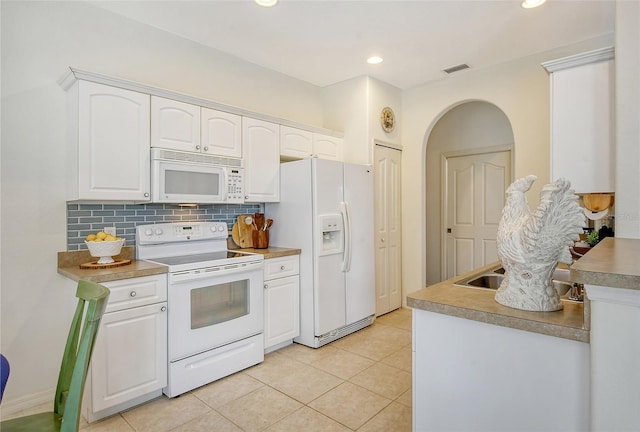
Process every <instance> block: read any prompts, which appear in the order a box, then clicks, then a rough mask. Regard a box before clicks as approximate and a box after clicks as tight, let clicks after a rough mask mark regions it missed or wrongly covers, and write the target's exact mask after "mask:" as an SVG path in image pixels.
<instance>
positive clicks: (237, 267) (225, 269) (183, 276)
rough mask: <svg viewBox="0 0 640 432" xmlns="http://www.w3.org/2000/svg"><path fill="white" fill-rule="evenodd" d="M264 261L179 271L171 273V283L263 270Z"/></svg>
mask: <svg viewBox="0 0 640 432" xmlns="http://www.w3.org/2000/svg"><path fill="white" fill-rule="evenodd" d="M262 268H263V263H262V261H259V262H253V263H241V264H228V265H225V266H222V267H207V268H202V269H196V270H185V271H178V272H175V273H169V283H170V284H172V283H180V282H188V281H193V280H198V279H206V278H214V277H220V276H228V275H232V274H237V273H247V272H251V271H262Z"/></svg>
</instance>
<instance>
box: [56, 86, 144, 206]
mask: <svg viewBox="0 0 640 432" xmlns="http://www.w3.org/2000/svg"><path fill="white" fill-rule="evenodd" d="M68 91H69V93H68V97H69V108H70V112H69V120H70V125H69V127H70V136H71V138H70V139H71V142H70V146H71V147H70V149H69V157H70V158H72V159H73V160H72V161H71V164H70V167H71V169H70V170H69V181H68V185H69V193H68V199H69V200H81V201H82V200H105V201H148V200H149V199H150V166H149V165H150V162H149V95H147V94H142V93H137V92H134V91H130V90H123V89H120V88H116V87H111V86H107V85H103V84H97V83H93V82H88V81H76V82H75V83H73V84H72V86H71V87H70V88H69V90H68Z"/></svg>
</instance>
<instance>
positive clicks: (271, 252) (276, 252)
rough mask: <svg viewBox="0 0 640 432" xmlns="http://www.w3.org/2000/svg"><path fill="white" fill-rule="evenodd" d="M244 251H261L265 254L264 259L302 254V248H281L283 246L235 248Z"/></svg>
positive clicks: (260, 252)
mask: <svg viewBox="0 0 640 432" xmlns="http://www.w3.org/2000/svg"><path fill="white" fill-rule="evenodd" d="M235 250H239V251H242V252H250V253H259V254H262V255H264V259H270V258H280V257H284V256H290V255H300V252H301V250H300V249H292V248H281V247H268V248H266V249H254V248H244V249H235Z"/></svg>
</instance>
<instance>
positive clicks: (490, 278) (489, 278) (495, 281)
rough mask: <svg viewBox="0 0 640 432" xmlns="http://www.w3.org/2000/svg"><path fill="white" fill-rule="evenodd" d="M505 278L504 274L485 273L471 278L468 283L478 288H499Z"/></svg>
mask: <svg viewBox="0 0 640 432" xmlns="http://www.w3.org/2000/svg"><path fill="white" fill-rule="evenodd" d="M503 279H504V275H503V274H483V275H480V276H477V277H475V278H474V279H471V280H470V281H468V282H467V284H468V285H471V286H473V287H478V288H488V289H498V288H500V284H501V283H502V281H503Z"/></svg>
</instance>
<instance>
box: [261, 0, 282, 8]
mask: <svg viewBox="0 0 640 432" xmlns="http://www.w3.org/2000/svg"><path fill="white" fill-rule="evenodd" d="M256 3H257V4H258V5H260V6H264V7H271V6H275V5H276V3H278V0H256Z"/></svg>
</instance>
